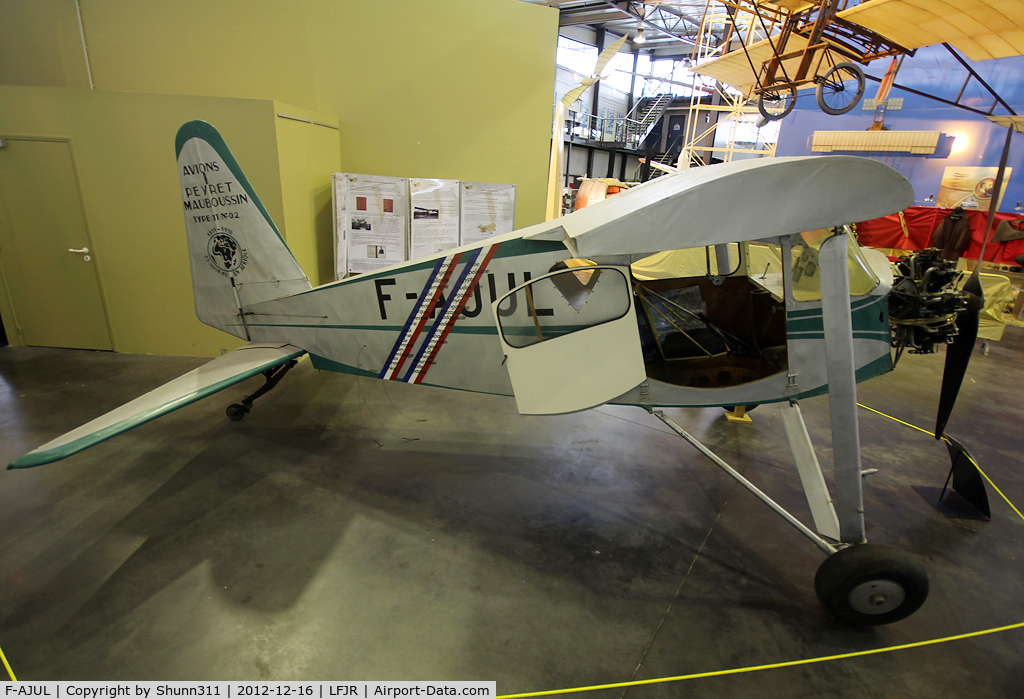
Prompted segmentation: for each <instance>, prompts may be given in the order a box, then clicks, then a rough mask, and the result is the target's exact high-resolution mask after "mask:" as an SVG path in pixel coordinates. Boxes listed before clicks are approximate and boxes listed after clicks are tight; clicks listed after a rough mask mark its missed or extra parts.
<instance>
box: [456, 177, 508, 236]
mask: <svg viewBox="0 0 1024 699" xmlns="http://www.w3.org/2000/svg"><path fill="white" fill-rule="evenodd" d="M459 191H460V194H461V197H460V199H461V202H460V204H461V211H460V225H459V229H460V233H461V238H460V244H461V245H467V244H469V243H476V242H478V241H481V240H486V239H487V238H493V237H494V236H496V235H502V234H504V233H510V232H511V231H512V230H513V229H514V228H515V223H516V186H515V185H514V184H492V183H488V182H462V183H460V185H459Z"/></svg>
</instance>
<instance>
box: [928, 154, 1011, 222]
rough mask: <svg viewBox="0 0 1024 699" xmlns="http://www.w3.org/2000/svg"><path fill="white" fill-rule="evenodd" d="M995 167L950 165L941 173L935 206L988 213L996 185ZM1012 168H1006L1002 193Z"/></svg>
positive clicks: (1004, 190)
mask: <svg viewBox="0 0 1024 699" xmlns="http://www.w3.org/2000/svg"><path fill="white" fill-rule="evenodd" d="M998 169H999V168H995V167H963V166H960V165H950V166H948V167H947V168H946V169H945V171H944V172H943V173H942V183H941V184H940V185H939V194H938V196H937V197H936V198H935V206H937V207H939V208H942V209H955V208H956V207H958V206H959V207H961V208H964V209H976V210H979V211H988V210H989V208H990V207H991V206H992V194H993V190H994V189H995V185H996V172H997V171H998ZM1012 172H1013V168H1012V167H1008V168H1006V174H1005V175H1004V176H1003V177H1004V181H1003V193H1005V192H1006V185H1007V183H1008V182H1009V181H1010V174H1011V173H1012ZM999 199H1000V201H999V202H997V203H996V210H997V211H998V210H999V203H1001V201H1002V195H1000V197H999Z"/></svg>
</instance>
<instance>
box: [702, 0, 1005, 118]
mask: <svg viewBox="0 0 1024 699" xmlns="http://www.w3.org/2000/svg"><path fill="white" fill-rule="evenodd" d="M724 4H725V5H726V7H728V8H729V14H730V17H732V18H733V20H734V21H733V26H734V28H735V31H732V32H729V33H728V34H727V36H726V37H725V40H724V41H723V43H722V47H723V50H724V51H728V53H724V55H722V56H720V57H719V58H716V59H713V60H711V61H709V62H707V63H705V64H703V65H701V66H698V67H695V68H694V69H693V71H694V72H695V73H698V74H700V75H706V76H708V77H712V78H714V79H716V80H718V81H719V82H721V83H724V84H726V85H729V86H731V87H733V88H735V89H737V90H739V91H740V92H742V93H743V94H745V95H747V96H748V97H750V98H751V99H753V98H755V97H756V100H757V106H758V110H759V111H760V112H761V115H762V116H763V117H764V118H765V119H768V120H774V119H781V118H782V117H784V116H786V115H787V114H789V112H790V111H792V109H793V107H794V105H795V103H796V94H797V90H799V89H802V88H805V87H810V86H812V85H813V86H815V87H816V90H815V97H816V100H817V103H818V106H819V107H820V108H821V110H822V111H824V112H826V113H828V114H845V113H846V112H849V111H850V110H852V109H853V108H854V107H855V106H856V105H857V103H858V102H859V101H860V98H861V97H862V96H863V94H864V85H865V75H864V71H863V69H862V68H861V65H867V64H868V63H869V62H871V61H873V60H876V59H878V58H885V57H893V58H896V57H900V56H908V55H913V54H914V51H915V50H916V49H918V48H921V47H923V46H930V45H933V44H944V45H945V46H946V47H947V48H948V49H949V50H950V51H951V52H952V53H953V54H954V55H955V56H956V57H957V59H958V60H960V62H961V63H962V64H963V65H964V67H966V68H967V69H968V70H969V71H970V72H971V74H972V75H973V76H974V77H977V75H976V74H974V72H973V70H972V69H971V68H970V66H969V65H968V64H967V63H966V62H965V61H964V60H963V59H962V58H961V57H960V55H959V54H958V53H956V51H955V50H954V48H955V49H956V50H958V51H960V52H962V53H963V54H964V55H965V56H966V57H967V58H968V59H970V60H971V61H981V60H986V59H990V58H1006V57H1008V56H1020V55H1024V0H962V1H960V2H957V3H956V5H952V4H950V3H948V2H944V1H942V0H868V1H867V2H863V3H861V4H859V5H855V6H853V7H847V5H848V0H814V1H807V0H776V1H775V2H764V1H757V0H733V1H731V2H726V3H724ZM741 18H742V20H746V21H740V20H741ZM740 27H745V30H741V29H740ZM737 44H738V46H736V45H737ZM733 47H735V48H733ZM894 65H895V64H894ZM892 72H893V70H891V69H890V73H892ZM969 79H970V77H969V78H968V80H969ZM889 80H890V82H891V78H889ZM979 80H980V78H979ZM981 82H982V84H983V85H984V86H985V87H986V89H989V91H990V92H991V91H992V90H991V88H989V87H988V85H986V84H985V83H984V81H981ZM961 92H962V91H961ZM993 94H994V93H993ZM926 96H930V95H926ZM996 100H997V101H999V102H1001V100H999V98H998V96H996ZM942 101H947V100H942ZM957 106H961V105H959V104H958V105H957ZM1004 106H1005V105H1004ZM975 111H976V110H975Z"/></svg>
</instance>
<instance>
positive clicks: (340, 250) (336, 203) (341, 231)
mask: <svg viewBox="0 0 1024 699" xmlns="http://www.w3.org/2000/svg"><path fill="white" fill-rule="evenodd" d="M345 183H346V180H345V175H344V174H342V173H340V172H336V173H334V174H333V175H331V208H332V210H333V211H334V278H335V279H344V278H345V275H347V274H348V217H347V216H346V215H345V199H346V194H345V193H346V191H347V190H346V187H345Z"/></svg>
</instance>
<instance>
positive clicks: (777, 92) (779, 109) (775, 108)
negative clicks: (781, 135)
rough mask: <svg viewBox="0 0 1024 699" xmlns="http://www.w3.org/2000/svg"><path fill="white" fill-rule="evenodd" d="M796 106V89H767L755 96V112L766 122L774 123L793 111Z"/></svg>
mask: <svg viewBox="0 0 1024 699" xmlns="http://www.w3.org/2000/svg"><path fill="white" fill-rule="evenodd" d="M795 106H796V88H795V87H782V88H771V89H767V90H765V91H764V92H762V93H761V94H759V95H758V96H757V111H759V112H761V116H763V117H764V118H765V119H767V120H768V121H776V120H778V119H781V118H782V117H784V116H786V115H787V114H789V113H790V112H791V111H793V107H795Z"/></svg>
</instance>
